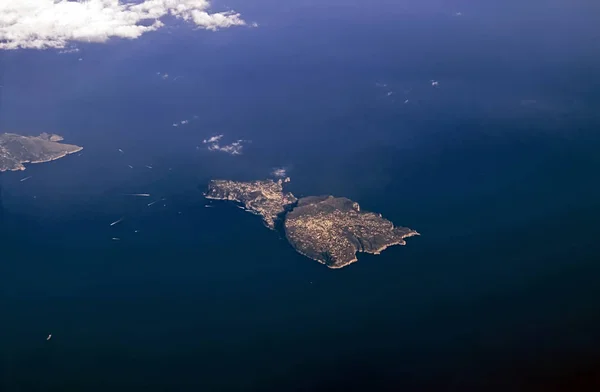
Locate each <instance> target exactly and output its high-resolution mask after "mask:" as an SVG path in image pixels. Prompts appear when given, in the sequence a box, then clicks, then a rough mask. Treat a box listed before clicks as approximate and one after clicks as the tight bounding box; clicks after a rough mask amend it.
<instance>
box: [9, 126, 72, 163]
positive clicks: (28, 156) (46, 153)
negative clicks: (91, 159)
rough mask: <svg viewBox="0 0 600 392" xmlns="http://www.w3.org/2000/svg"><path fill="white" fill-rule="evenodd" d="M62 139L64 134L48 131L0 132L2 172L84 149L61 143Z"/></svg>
mask: <svg viewBox="0 0 600 392" xmlns="http://www.w3.org/2000/svg"><path fill="white" fill-rule="evenodd" d="M62 140H63V138H62V136H59V135H54V134H47V133H42V134H41V135H39V136H22V135H17V134H15V133H3V134H0V172H4V171H16V170H25V165H24V164H26V163H42V162H50V161H54V160H56V159H60V158H63V157H65V156H67V155H69V154H73V153H76V152H79V151H81V150H82V149H83V147H80V146H76V145H73V144H64V143H60V142H61V141H62Z"/></svg>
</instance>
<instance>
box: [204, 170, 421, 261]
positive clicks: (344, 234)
mask: <svg viewBox="0 0 600 392" xmlns="http://www.w3.org/2000/svg"><path fill="white" fill-rule="evenodd" d="M288 181H289V178H286V179H285V180H283V181H282V180H278V181H273V180H270V179H268V180H262V181H252V182H237V181H229V180H213V181H211V182H210V183H209V185H208V191H207V192H206V194H205V196H206V197H207V198H209V199H216V200H232V201H235V202H238V203H240V204H242V205H243V206H244V208H245V209H246V210H247V211H249V212H252V213H254V214H256V215H260V216H261V217H262V218H263V221H264V223H265V225H266V226H267V227H269V228H270V229H272V230H274V229H275V225H276V222H277V221H279V220H281V221H282V222H283V230H284V232H285V237H286V239H287V240H288V241H289V243H290V244H291V245H292V246H293V247H294V249H296V251H297V252H298V253H300V254H302V255H304V256H306V257H309V258H311V259H313V260H316V261H318V262H319V263H322V264H325V265H326V266H327V267H329V268H342V267H345V266H347V265H349V264H352V263H354V262H356V261H357V260H358V259H357V258H356V253H357V252H366V253H372V254H379V253H381V252H382V251H383V250H385V249H386V248H388V247H389V246H392V245H405V244H406V241H405V240H404V239H405V238H408V237H412V236H415V235H419V233H417V232H416V231H415V230H412V229H409V228H406V227H395V226H394V224H393V223H392V222H391V221H389V220H387V219H385V218H383V217H382V216H381V214H376V213H373V212H368V211H361V209H360V206H359V204H358V203H356V202H354V201H352V200H350V199H347V198H345V197H334V196H330V195H328V196H309V197H303V198H300V199H297V198H296V197H295V196H294V195H293V194H292V193H290V192H284V191H283V184H284V183H285V182H288Z"/></svg>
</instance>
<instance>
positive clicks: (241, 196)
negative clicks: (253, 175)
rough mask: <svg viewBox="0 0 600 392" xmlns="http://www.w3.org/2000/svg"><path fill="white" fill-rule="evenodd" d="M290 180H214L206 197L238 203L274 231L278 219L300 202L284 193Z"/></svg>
mask: <svg viewBox="0 0 600 392" xmlns="http://www.w3.org/2000/svg"><path fill="white" fill-rule="evenodd" d="M289 180H290V179H289V177H288V178H286V179H285V180H281V179H279V180H277V181H273V180H270V179H268V180H263V181H252V182H236V181H228V180H212V181H211V182H210V183H209V184H208V192H206V194H205V195H204V196H205V197H206V198H207V199H216V200H231V201H235V202H238V203H240V204H242V205H243V206H244V208H245V209H246V211H248V212H251V213H253V214H256V215H260V216H261V217H262V219H263V222H264V223H265V225H266V226H267V227H268V228H269V229H271V230H274V229H275V221H276V220H277V218H278V217H279V216H280V215H281V214H283V213H284V212H285V211H286V208H289V207H290V206H291V205H292V204H294V203H295V202H296V201H298V199H296V197H295V196H294V195H293V194H291V193H290V192H284V191H283V183H284V182H288V181H289Z"/></svg>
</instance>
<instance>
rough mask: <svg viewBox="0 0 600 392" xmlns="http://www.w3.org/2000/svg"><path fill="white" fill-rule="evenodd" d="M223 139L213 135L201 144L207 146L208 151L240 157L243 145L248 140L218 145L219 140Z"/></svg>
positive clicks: (220, 136)
mask: <svg viewBox="0 0 600 392" xmlns="http://www.w3.org/2000/svg"><path fill="white" fill-rule="evenodd" d="M222 138H223V135H215V136H212V137H210V138H208V139H204V140H203V141H202V143H204V144H208V147H207V148H208V151H220V152H225V153H227V154H231V155H241V154H242V150H243V149H244V143H247V142H248V140H242V139H240V140H236V141H235V142H233V143H231V144H225V145H222V144H220V140H221V139H222Z"/></svg>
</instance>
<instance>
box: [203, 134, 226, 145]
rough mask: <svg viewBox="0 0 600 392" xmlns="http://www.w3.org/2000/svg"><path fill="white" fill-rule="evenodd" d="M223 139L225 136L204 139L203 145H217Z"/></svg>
mask: <svg viewBox="0 0 600 392" xmlns="http://www.w3.org/2000/svg"><path fill="white" fill-rule="evenodd" d="M222 138H223V135H215V136H211V137H209V138H208V139H204V140H202V143H204V144H207V143H215V142H218V141H219V140H221V139H222Z"/></svg>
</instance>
